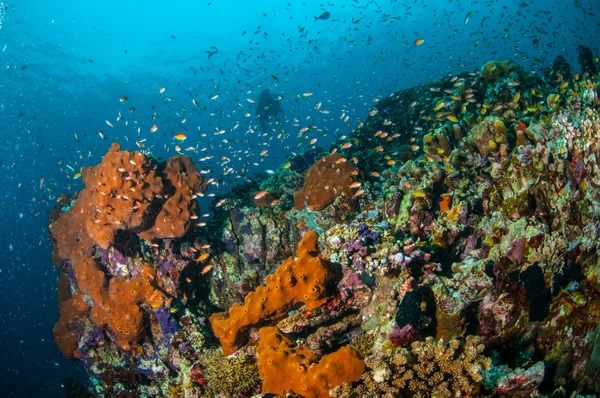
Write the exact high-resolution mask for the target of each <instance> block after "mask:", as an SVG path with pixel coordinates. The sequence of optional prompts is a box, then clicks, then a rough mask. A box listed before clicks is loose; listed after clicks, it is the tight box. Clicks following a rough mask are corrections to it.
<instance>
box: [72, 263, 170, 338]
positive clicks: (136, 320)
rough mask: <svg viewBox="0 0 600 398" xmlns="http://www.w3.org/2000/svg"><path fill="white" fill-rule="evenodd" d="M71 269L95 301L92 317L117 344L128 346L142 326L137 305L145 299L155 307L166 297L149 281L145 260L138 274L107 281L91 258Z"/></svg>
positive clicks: (149, 270)
mask: <svg viewBox="0 0 600 398" xmlns="http://www.w3.org/2000/svg"><path fill="white" fill-rule="evenodd" d="M73 270H74V271H75V278H76V279H77V285H78V287H79V289H80V291H81V292H82V293H84V294H86V295H88V296H89V297H90V298H91V299H92V301H93V302H94V306H93V307H92V311H91V319H92V321H93V322H94V323H95V324H96V325H98V326H99V327H105V326H108V327H109V328H110V330H111V331H112V333H113V335H114V336H115V338H116V343H117V344H118V345H119V347H121V348H123V349H125V350H129V349H130V348H131V344H132V343H134V342H136V341H138V340H139V338H140V336H141V335H142V332H143V329H144V313H143V311H142V310H141V309H140V307H139V305H140V304H142V303H146V304H148V305H150V306H151V307H152V308H158V307H160V306H161V305H162V304H163V303H164V300H165V295H164V294H163V293H161V292H160V291H159V290H156V289H155V288H154V287H153V286H152V284H151V282H153V281H154V278H155V271H154V269H153V268H152V267H151V266H150V265H149V264H145V265H144V268H143V269H142V272H141V273H142V275H140V276H137V277H135V278H132V279H126V278H125V277H115V278H111V279H110V281H108V282H107V280H106V277H105V275H104V273H103V272H102V270H100V269H99V268H98V266H97V265H96V262H95V260H94V259H92V258H88V259H85V260H82V261H80V262H78V263H76V264H74V265H73Z"/></svg>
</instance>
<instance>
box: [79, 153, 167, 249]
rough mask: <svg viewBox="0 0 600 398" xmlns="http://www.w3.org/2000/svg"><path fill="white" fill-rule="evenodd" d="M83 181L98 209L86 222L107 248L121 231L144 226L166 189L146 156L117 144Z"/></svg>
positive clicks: (96, 237) (98, 240)
mask: <svg viewBox="0 0 600 398" xmlns="http://www.w3.org/2000/svg"><path fill="white" fill-rule="evenodd" d="M83 181H84V183H85V186H86V190H87V191H88V192H90V193H91V199H92V201H93V205H94V209H95V211H94V212H93V213H92V214H90V217H89V218H88V219H87V221H86V226H87V231H88V234H89V235H90V237H91V238H92V239H93V240H94V242H96V244H97V245H98V246H100V247H101V248H103V249H107V248H108V247H109V246H110V244H111V243H112V242H113V239H114V236H115V232H116V231H117V230H119V229H124V230H126V229H133V228H138V227H140V226H141V224H142V222H143V220H144V213H145V211H146V209H147V208H148V207H149V206H150V204H151V202H152V200H153V199H154V196H155V195H156V194H159V193H160V192H161V190H162V182H161V180H160V178H159V177H157V176H156V175H155V172H154V170H152V167H151V164H150V161H149V160H148V159H147V158H146V156H145V155H144V154H142V153H141V152H133V153H132V152H129V151H121V150H120V147H119V144H117V143H113V144H112V147H111V148H110V149H109V150H108V153H107V154H106V155H105V156H104V159H102V163H100V164H99V165H97V166H95V167H91V168H87V169H85V170H84V171H83Z"/></svg>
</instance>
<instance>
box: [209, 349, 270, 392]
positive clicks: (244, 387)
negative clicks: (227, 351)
mask: <svg viewBox="0 0 600 398" xmlns="http://www.w3.org/2000/svg"><path fill="white" fill-rule="evenodd" d="M202 373H203V374H204V376H205V377H206V381H207V382H208V389H209V391H210V392H212V393H213V394H219V393H221V394H223V393H225V394H233V395H240V394H246V395H249V393H250V392H253V391H254V390H257V389H259V387H260V383H261V380H260V377H259V375H258V367H257V365H256V362H255V360H254V359H253V358H252V357H250V356H247V355H242V356H238V357H234V358H226V357H224V356H223V354H221V353H220V352H218V351H217V352H215V353H213V354H211V355H209V356H208V357H207V358H206V360H205V363H204V366H203V367H202Z"/></svg>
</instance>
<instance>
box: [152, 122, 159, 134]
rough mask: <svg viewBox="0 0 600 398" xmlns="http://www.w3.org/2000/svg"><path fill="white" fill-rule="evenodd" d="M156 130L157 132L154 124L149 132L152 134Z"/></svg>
mask: <svg viewBox="0 0 600 398" xmlns="http://www.w3.org/2000/svg"><path fill="white" fill-rule="evenodd" d="M156 130H158V126H157V125H156V124H153V125H152V127H150V132H151V133H154V132H156Z"/></svg>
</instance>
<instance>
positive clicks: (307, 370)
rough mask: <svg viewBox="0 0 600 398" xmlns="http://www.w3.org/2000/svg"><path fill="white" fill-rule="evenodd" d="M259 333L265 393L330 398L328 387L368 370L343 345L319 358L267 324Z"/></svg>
mask: <svg viewBox="0 0 600 398" xmlns="http://www.w3.org/2000/svg"><path fill="white" fill-rule="evenodd" d="M258 335H259V338H260V344H259V345H258V349H257V354H258V358H259V360H258V373H259V374H260V377H261V378H262V379H263V387H262V391H263V393H271V394H286V393H294V394H300V395H302V396H303V397H304V398H320V397H328V396H329V390H331V389H332V388H334V387H336V386H338V385H340V384H342V383H344V382H353V381H357V380H358V379H360V377H361V375H362V374H363V372H364V371H365V364H364V362H363V361H362V360H361V359H360V358H359V357H358V355H357V353H356V352H355V351H354V350H353V349H352V348H349V347H342V348H340V349H339V350H338V351H336V352H334V353H331V354H329V355H326V356H324V357H322V358H321V359H320V360H319V359H318V358H317V356H316V355H315V354H313V353H312V352H310V351H307V350H305V349H303V348H298V347H295V346H294V344H293V342H292V340H290V339H289V338H287V337H286V336H285V335H283V334H282V333H280V332H279V330H278V329H277V328H276V327H264V328H262V329H260V330H259V332H258Z"/></svg>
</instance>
